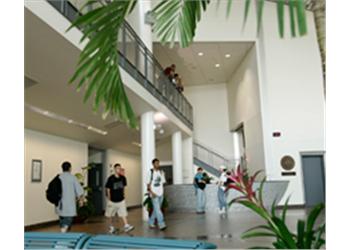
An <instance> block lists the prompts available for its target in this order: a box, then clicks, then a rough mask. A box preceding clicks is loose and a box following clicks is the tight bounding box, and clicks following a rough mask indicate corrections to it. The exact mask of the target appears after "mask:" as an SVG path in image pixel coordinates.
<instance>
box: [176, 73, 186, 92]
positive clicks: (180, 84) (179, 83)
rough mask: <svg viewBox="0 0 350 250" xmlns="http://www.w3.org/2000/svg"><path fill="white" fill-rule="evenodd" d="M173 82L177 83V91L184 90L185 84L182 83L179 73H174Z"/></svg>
mask: <svg viewBox="0 0 350 250" xmlns="http://www.w3.org/2000/svg"><path fill="white" fill-rule="evenodd" d="M173 83H174V84H175V86H176V89H177V91H179V92H180V93H182V92H183V91H184V86H183V85H182V80H181V78H180V76H179V74H175V75H174V79H173Z"/></svg>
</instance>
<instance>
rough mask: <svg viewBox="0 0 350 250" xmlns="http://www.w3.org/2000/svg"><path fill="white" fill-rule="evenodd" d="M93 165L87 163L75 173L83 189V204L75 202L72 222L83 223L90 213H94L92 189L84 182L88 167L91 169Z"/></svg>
mask: <svg viewBox="0 0 350 250" xmlns="http://www.w3.org/2000/svg"><path fill="white" fill-rule="evenodd" d="M93 167H94V165H88V166H84V167H82V168H81V172H80V173H76V174H75V177H76V178H77V179H78V181H79V183H80V185H81V186H82V187H83V189H84V205H83V206H81V207H80V206H79V202H77V216H76V217H75V218H74V222H76V223H83V222H85V221H86V220H87V219H88V218H89V217H90V216H91V215H93V214H94V213H95V208H94V205H93V204H92V201H91V199H92V189H91V188H90V187H88V185H87V183H86V175H87V173H88V171H89V170H90V169H92V168H93Z"/></svg>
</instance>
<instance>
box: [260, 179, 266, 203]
mask: <svg viewBox="0 0 350 250" xmlns="http://www.w3.org/2000/svg"><path fill="white" fill-rule="evenodd" d="M265 182H266V177H264V179H263V180H262V182H261V183H260V186H259V202H260V204H261V206H262V207H264V201H263V198H262V194H263V188H264V184H265Z"/></svg>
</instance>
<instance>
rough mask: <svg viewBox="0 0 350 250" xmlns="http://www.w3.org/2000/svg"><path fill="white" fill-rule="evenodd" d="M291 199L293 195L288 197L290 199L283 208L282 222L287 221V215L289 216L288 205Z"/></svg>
mask: <svg viewBox="0 0 350 250" xmlns="http://www.w3.org/2000/svg"><path fill="white" fill-rule="evenodd" d="M290 197H291V195H289V196H288V198H287V200H286V202H285V203H284V206H283V210H282V221H283V222H285V221H286V215H287V211H288V203H289V200H290Z"/></svg>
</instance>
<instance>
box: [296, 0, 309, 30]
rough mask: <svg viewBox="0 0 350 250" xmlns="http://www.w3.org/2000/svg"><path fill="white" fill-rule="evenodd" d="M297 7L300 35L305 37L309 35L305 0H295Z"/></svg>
mask: <svg viewBox="0 0 350 250" xmlns="http://www.w3.org/2000/svg"><path fill="white" fill-rule="evenodd" d="M295 7H296V12H297V19H298V28H299V35H300V36H303V35H305V34H306V33H307V26H306V15H305V2H304V0H295Z"/></svg>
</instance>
